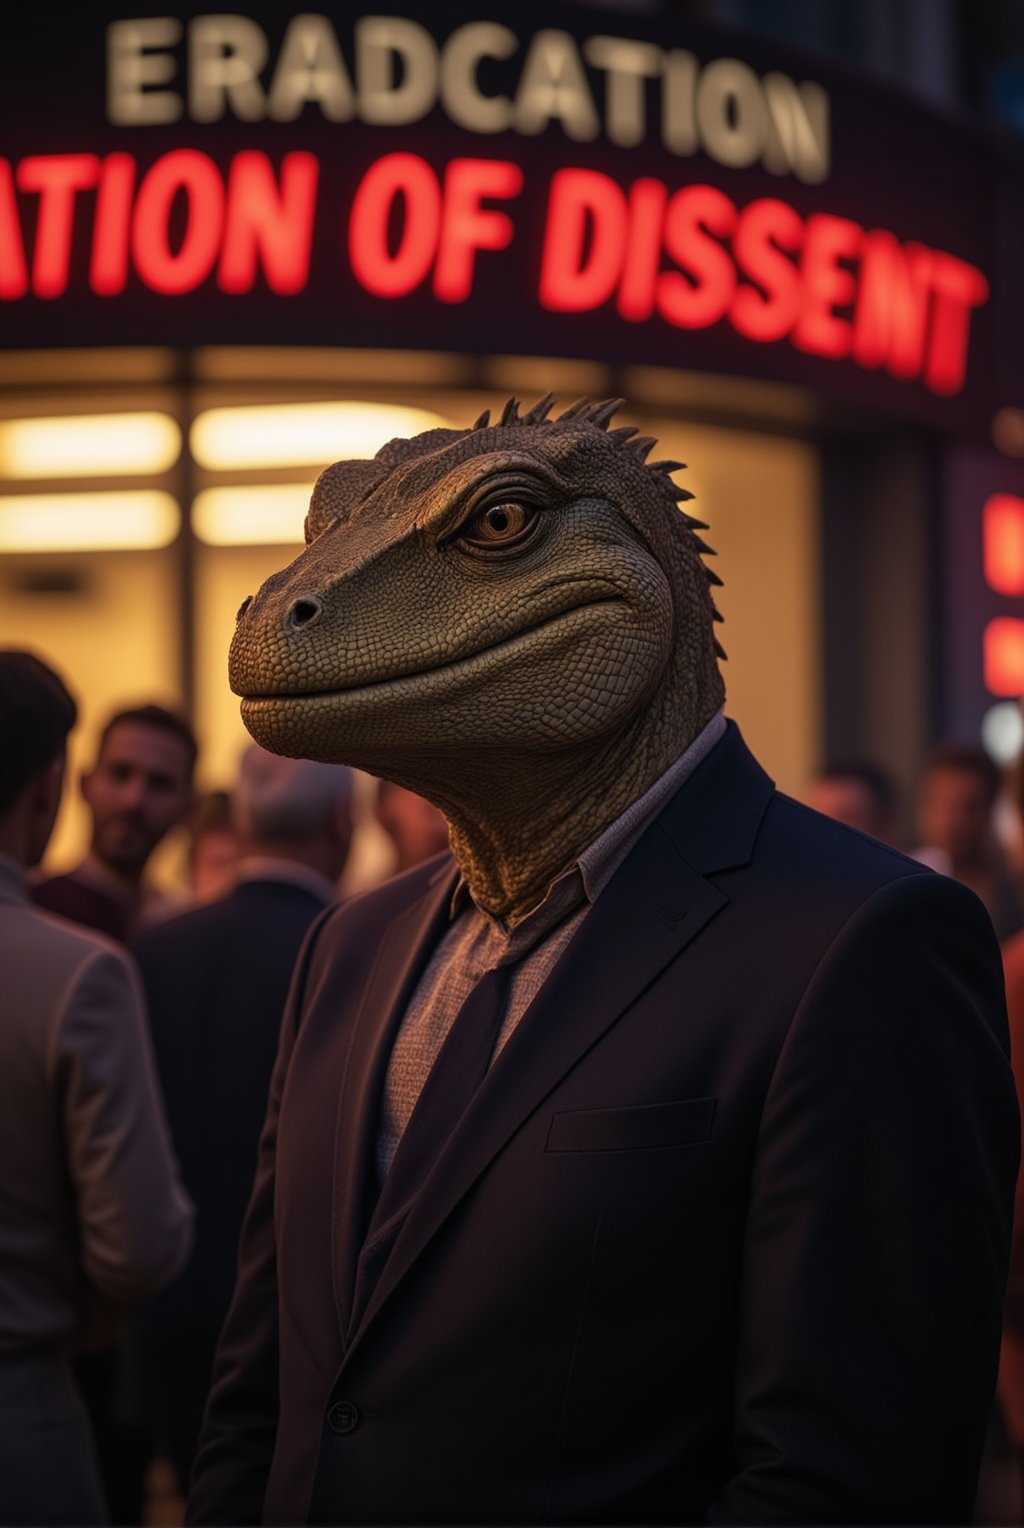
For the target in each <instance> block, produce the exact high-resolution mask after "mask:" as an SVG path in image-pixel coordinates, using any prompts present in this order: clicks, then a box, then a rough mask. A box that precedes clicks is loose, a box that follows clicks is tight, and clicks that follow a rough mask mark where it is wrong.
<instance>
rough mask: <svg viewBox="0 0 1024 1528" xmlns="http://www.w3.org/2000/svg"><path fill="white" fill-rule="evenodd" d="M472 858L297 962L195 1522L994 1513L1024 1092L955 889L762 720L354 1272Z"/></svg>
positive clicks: (978, 937) (371, 911)
mask: <svg viewBox="0 0 1024 1528" xmlns="http://www.w3.org/2000/svg"><path fill="white" fill-rule="evenodd" d="M454 875H455V871H454V867H453V866H452V864H451V862H450V860H447V859H444V860H441V861H434V862H432V863H431V865H429V866H427V867H425V868H422V869H421V870H418V871H414V872H410V873H409V874H407V875H406V876H404V877H401V878H400V879H398V880H396V881H394V882H392V883H390V884H389V885H386V886H385V887H383V888H381V889H380V890H379V891H377V892H375V893H373V894H372V895H370V896H368V897H366V898H362V899H359V900H357V901H354V902H352V903H349V904H347V905H345V906H343V907H341V908H338V909H337V910H334V911H331V912H329V913H328V914H326V915H325V917H324V918H323V919H322V920H321V921H320V922H319V923H318V925H317V926H316V927H315V928H314V930H313V931H312V933H311V936H310V939H309V940H308V941H307V943H306V946H305V950H304V954H303V957H302V958H301V960H300V963H299V967H298V969H297V972H296V979H295V982H294V985H293V989H292V994H291V998H290V1002H289V1008H288V1012H287V1014H286V1017H285V1023H284V1027H283V1032H282V1038H281V1049H280V1054H279V1059H278V1063H277V1067H276V1070H275V1076H274V1082H273V1084H272V1089H271V1100H270V1108H269V1114H268V1118H267V1124H266V1127H265V1131H264V1135H263V1139H262V1144H261V1166H260V1169H259V1173H258V1177H257V1182H256V1187H255V1190H254V1196H253V1200H252V1203H251V1205H250V1208H249V1211H248V1215H247V1222H246V1228H245V1231H244V1233H243V1240H242V1250H241V1264H240V1277H239V1283H238V1286H237V1289H236V1292H235V1296H234V1301H233V1305H232V1310H231V1313H230V1315H229V1317H228V1321H227V1325H226V1327H225V1331H224V1335H223V1337H222V1341H221V1346H220V1350H219V1355H218V1363H217V1377H216V1383H215V1386H214V1390H213V1394H212V1397H211V1401H210V1405H209V1408H208V1413H207V1418H206V1424H205V1430H204V1443H203V1446H202V1448H201V1450H200V1455H199V1458H198V1461H197V1465H196V1471H195V1474H194V1476H193V1486H192V1494H191V1500H190V1508H189V1513H190V1520H191V1521H192V1522H202V1523H221V1522H256V1521H259V1520H260V1519H262V1520H263V1521H265V1522H269V1523H277V1524H279V1523H294V1522H303V1521H312V1522H321V1523H328V1522H348V1523H470V1522H472V1523H540V1522H550V1523H570V1522H577V1523H642V1522H644V1523H647V1522H649V1523H668V1522H682V1521H701V1520H707V1521H712V1522H731V1523H752V1522H808V1523H810V1522H818V1523H821V1522H843V1523H850V1522H858V1523H866V1522H875V1523H890V1524H895V1523H907V1522H951V1523H956V1522H961V1523H962V1522H966V1521H968V1520H969V1517H970V1513H971V1507H972V1500H973V1494H974V1489H975V1481H976V1475H977V1468H978V1462H979V1458H980V1454H981V1448H982V1442H983V1438H984V1434H985V1428H986V1423H987V1419H988V1414H989V1409H990V1404H991V1399H992V1392H993V1387H994V1381H995V1369H996V1360H997V1354H998V1345H999V1329H1000V1315H1001V1309H1002V1300H1003V1291H1004V1284H1005V1278H1006V1266H1007V1251H1008V1244H1009V1231H1010V1218H1011V1207H1012V1196H1013V1184H1014V1177H1015V1173H1016V1165H1017V1149H1018V1148H1017V1112H1016V1103H1015V1097H1014V1088H1013V1080H1012V1076H1011V1072H1010V1068H1009V1065H1008V1062H1007V1055H1006V1051H1007V1035H1006V1019H1005V1010H1004V1003H1003V993H1002V976H1001V969H1000V961H999V951H998V948H997V945H996V942H995V939H994V937H993V933H992V928H991V925H990V923H989V920H988V918H987V915H986V914H985V912H984V910H983V909H982V907H981V905H980V903H979V902H978V901H977V900H976V899H975V898H974V897H973V896H972V895H971V894H970V893H969V892H967V891H965V890H964V889H963V888H961V887H960V886H958V885H956V884H955V883H953V882H952V881H949V880H946V879H944V878H942V877H940V876H937V875H934V874H932V873H931V872H930V871H927V870H925V869H924V868H923V867H921V866H919V865H917V864H916V863H914V862H912V861H910V860H907V859H905V858H903V857H902V856H901V855H899V854H897V853H895V852H893V851H891V850H889V849H887V848H885V847H883V846H882V845H881V844H878V843H876V842H874V841H873V840H870V839H868V838H865V837H863V836H861V835H860V834H857V833H854V832H852V831H850V830H848V829H846V828H843V827H841V826H839V825H837V824H835V823H832V822H830V821H828V820H826V819H825V818H823V817H820V816H818V815H817V814H815V813H813V812H811V811H808V810H807V809H806V808H804V807H802V806H800V805H798V804H797V803H796V802H793V801H791V800H788V799H787V798H785V797H783V796H780V795H778V794H776V792H775V791H774V789H773V786H772V783H771V781H770V780H769V779H768V778H767V776H766V775H765V774H764V773H763V771H762V770H761V769H760V767H759V766H758V765H757V763H756V762H755V760H754V759H753V758H752V757H751V755H750V754H749V753H748V752H747V750H746V748H745V746H744V744H743V742H742V740H741V738H740V736H739V733H738V732H737V731H736V729H735V727H733V726H730V729H729V731H728V733H727V735H726V737H725V738H724V739H723V740H722V742H721V743H720V744H719V745H718V746H717V747H716V748H715V749H714V750H713V752H712V753H711V754H710V755H709V757H708V758H707V759H706V760H705V761H704V762H703V763H702V764H701V765H700V767H699V768H698V769H697V771H696V772H695V773H694V775H693V776H692V777H691V778H690V780H688V781H687V783H686V784H685V785H684V786H683V787H682V789H681V790H680V791H679V792H678V793H677V794H676V796H675V797H674V798H673V799H672V800H671V801H670V802H669V804H668V805H667V806H666V808H665V809H664V811H663V812H662V813H661V814H660V816H659V817H658V819H657V820H656V821H655V822H654V824H653V825H652V826H651V827H650V828H649V829H648V830H647V831H646V832H645V833H644V835H643V836H642V838H641V840H640V841H639V843H638V844H637V846H636V848H635V849H634V850H633V852H632V853H631V854H630V856H629V857H628V859H627V860H626V861H625V862H624V863H623V865H622V866H621V868H620V869H619V870H618V871H617V872H616V874H615V876H614V877H613V879H612V881H611V882H610V883H609V885H608V887H607V888H606V890H605V891H604V893H603V894H602V895H601V897H600V898H599V899H598V901H597V903H596V904H595V906H594V907H593V909H592V910H591V912H590V913H589V915H588V917H587V919H586V920H585V921H584V923H583V924H582V926H581V928H580V930H579V931H578V933H577V934H576V936H575V937H574V939H573V941H572V943H571V945H570V946H569V948H568V949H567V951H566V952H565V954H564V955H563V957H562V959H561V960H560V962H559V964H558V966H557V968H556V969H555V971H554V972H553V973H552V975H551V976H550V978H549V979H548V981H547V982H546V983H545V985H544V988H543V989H542V991H541V993H540V994H539V996H538V997H537V999H536V1000H535V1002H534V1003H533V1005H532V1007H531V1008H530V1009H529V1010H528V1012H527V1014H526V1015H525V1017H524V1018H523V1020H522V1022H521V1023H520V1025H519V1027H518V1028H517V1030H516V1031H515V1033H514V1035H513V1036H512V1038H511V1040H510V1041H509V1043H508V1044H507V1046H506V1047H505V1049H504V1050H503V1051H502V1053H501V1055H500V1056H499V1058H498V1060H497V1061H496V1063H495V1065H494V1066H493V1067H492V1069H491V1072H490V1073H489V1075H488V1077H487V1078H486V1080H485V1082H484V1083H483V1085H482V1086H481V1088H480V1090H479V1092H478V1093H477V1095H476V1097H475V1098H474V1101H473V1103H472V1104H471V1105H470V1107H469V1109H468V1110H467V1112H466V1114H465V1115H464V1116H463V1118H462V1120H461V1122H460V1123H459V1125H458V1126H457V1128H456V1129H455V1131H454V1133H453V1134H452V1136H451V1137H450V1139H449V1141H448V1142H447V1145H446V1147H445V1149H444V1150H443V1151H442V1153H441V1155H440V1157H439V1158H438V1159H437V1161H436V1162H435V1164H434V1167H433V1168H432V1170H431V1171H430V1173H429V1175H428V1177H427V1179H426V1181H425V1183H424V1185H423V1187H422V1189H421V1191H420V1193H419V1196H418V1199H417V1201H416V1203H415V1206H414V1208H413V1210H412V1212H411V1214H410V1215H409V1217H408V1219H407V1220H406V1222H405V1224H404V1227H403V1229H402V1232H401V1234H400V1236H399V1238H398V1240H397V1242H396V1244H395V1246H394V1248H393V1251H392V1253H391V1256H390V1259H389V1261H388V1263H387V1264H386V1266H385V1268H384V1271H383V1273H382V1275H381V1277H380V1279H379V1282H378V1283H377V1285H376V1287H375V1289H374V1292H373V1294H372V1297H371V1298H370V1300H369V1302H368V1304H367V1305H366V1307H365V1309H363V1311H362V1312H361V1313H360V1314H358V1315H357V1317H355V1318H354V1317H353V1313H352V1292H353V1287H354V1282H355V1276H356V1270H357V1265H358V1259H359V1252H360V1243H361V1237H362V1229H363V1226H364V1225H365V1220H366V1216H367V1214H368V1211H369V1207H370V1195H371V1192H372V1187H371V1185H372V1158H373V1142H374V1134H375V1129H376V1119H377V1111H378V1103H379V1098H380V1092H381V1087H382V1083H383V1079H384V1075H385V1068H386V1064H387V1058H388V1054H389V1051H390V1047H391V1044H392V1041H393V1037H394V1034H395V1032H396V1029H397V1026H398V1024H399V1023H400V1020H401V1017H402V1013H403V1009H404V1007H405V1004H406V1001H407V999H408V996H409V994H410V992H411V990H412V988H413V986H414V984H415V982H416V980H417V978H418V976H419V974H420V973H421V971H422V970H423V967H424V964H425V962H426V960H427V959H428V957H429V954H430V952H431V950H432V949H433V948H434V946H435V945H436V942H437V939H438V937H439V934H440V932H441V930H442V929H443V928H444V926H445V920H446V916H447V910H448V905H449V901H450V898H451V892H452V886H453V881H454Z"/></svg>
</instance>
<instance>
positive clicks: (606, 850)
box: [377, 711, 725, 1180]
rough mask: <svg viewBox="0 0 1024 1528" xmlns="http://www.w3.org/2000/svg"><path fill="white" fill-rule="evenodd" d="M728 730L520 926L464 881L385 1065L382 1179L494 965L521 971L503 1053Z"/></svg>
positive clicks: (619, 823) (614, 829) (607, 834)
mask: <svg viewBox="0 0 1024 1528" xmlns="http://www.w3.org/2000/svg"><path fill="white" fill-rule="evenodd" d="M724 732H725V717H724V716H723V714H722V712H721V711H718V712H716V714H715V715H714V716H713V717H712V718H711V720H710V721H709V722H708V724H707V725H706V726H705V727H704V728H703V729H702V730H701V732H699V733H698V735H697V737H696V738H695V739H694V741H693V742H692V743H691V744H690V746H689V748H687V749H686V751H685V752H684V753H682V754H681V755H680V756H679V758H678V759H676V760H675V762H674V763H673V764H671V765H670V766H669V768H668V769H666V770H665V772H664V773H663V774H661V775H659V777H658V779H657V780H655V782H654V784H653V785H652V786H651V787H650V788H649V789H648V790H647V791H645V792H644V794H643V795H642V796H640V797H638V798H637V800H636V801H633V802H631V803H630V805H629V806H628V807H627V808H626V810H625V811H624V812H622V813H621V814H620V815H619V816H618V817H617V818H616V819H615V821H614V822H613V823H611V824H610V825H609V826H608V827H607V828H605V830H604V831H603V832H602V833H601V834H600V836H599V837H598V838H596V839H595V840H594V842H593V843H592V844H590V845H589V847H588V848H586V849H585V850H584V851H583V853H582V854H581V855H580V856H579V859H578V860H577V861H576V862H575V864H573V865H571V866H570V867H569V868H568V869H567V870H565V871H563V872H562V874H561V875H559V876H558V877H557V878H556V879H555V880H554V881H553V882H552V883H551V886H550V887H549V888H548V892H547V895H546V896H545V897H544V900H543V901H542V902H540V903H539V904H538V906H537V907H535V908H534V909H533V911H532V912H530V913H528V914H527V915H526V917H525V918H523V919H522V921H521V922H519V923H517V924H516V925H515V927H514V928H512V929H509V928H508V926H507V924H505V923H504V921H503V920H501V919H498V918H494V917H492V916H491V915H490V914H489V913H486V912H484V911H483V909H482V908H479V907H477V905H476V903H475V902H474V901H473V900H472V897H471V896H470V894H469V889H468V887H467V886H466V883H465V882H464V881H463V880H462V879H460V881H459V884H458V885H457V887H456V889H455V895H454V897H453V899H452V913H451V923H450V926H449V928H448V930H447V931H446V933H445V935H444V937H443V938H442V940H441V942H440V944H439V945H438V946H437V949H436V950H435V951H434V954H433V956H432V958H431V960H430V963H429V965H428V966H427V968H426V970H425V971H424V973H423V975H422V977H421V978H420V981H419V984H418V986H417V987H416V990H415V992H414V993H413V995H412V998H411V1000H410V1003H409V1007H408V1009H407V1011H406V1014H405V1018H404V1019H403V1021H402V1026H401V1029H400V1030H399V1033H398V1036H397V1038H396V1040H395V1044H394V1046H393V1048H392V1052H391V1059H390V1061H389V1063H388V1073H387V1081H386V1083H385V1087H384V1098H383V1105H382V1108H381V1117H380V1126H379V1129H378V1132H377V1170H378V1173H379V1175H380V1178H381V1179H382V1180H383V1179H384V1178H385V1177H386V1175H387V1172H388V1170H389V1168H390V1166H391V1163H392V1162H393V1160H394V1156H395V1152H396V1151H397V1149H398V1143H399V1141H400V1140H401V1137H402V1132H403V1131H404V1130H405V1127H406V1125H407V1124H408V1123H409V1120H410V1118H411V1117H412V1111H413V1109H414V1108H415V1106H416V1100H417V1099H418V1098H419V1095H420V1090H421V1089H422V1087H423V1084H424V1082H425V1081H426V1078H427V1075H428V1073H429V1072H430V1069H431V1067H432V1066H433V1064H434V1062H435V1061H436V1060H437V1056H438V1053H439V1051H440V1049H441V1046H442V1045H443V1044H444V1041H445V1038H446V1036H447V1034H448V1031H449V1030H450V1028H451V1026H452V1024H453V1023H454V1022H455V1019H456V1017H457V1015H458V1013H459V1010H460V1009H461V1007H462V1005H463V1003H464V1002H465V1001H466V999H467V998H468V996H469V994H470V993H471V992H472V990H473V988H474V987H475V986H476V984H477V982H478V981H479V980H480V978H481V977H482V976H483V975H484V974H485V972H487V971H490V970H493V969H494V968H495V967H496V966H500V965H511V966H513V967H514V969H513V971H512V973H511V977H510V980H509V986H508V998H507V1002H506V1009H505V1017H504V1021H503V1023H502V1028H501V1033H500V1034H499V1037H498V1043H497V1047H496V1049H495V1056H497V1055H498V1054H500V1052H501V1050H502V1048H503V1046H504V1045H505V1044H506V1043H507V1041H508V1038H509V1036H510V1035H511V1034H512V1033H513V1032H514V1030H515V1028H516V1026H517V1025H518V1023H519V1021H520V1020H521V1018H522V1017H523V1014H524V1013H525V1012H526V1010H527V1008H528V1007H529V1006H530V1004H531V1003H532V1002H533V1000H534V998H535V997H536V996H537V994H538V992H539V991H540V989H541V987H542V986H543V984H544V982H545V981H546V980H547V978H548V977H549V976H550V974H551V972H552V971H553V969H554V967H555V965H556V963H557V961H558V959H559V957H560V956H561V955H562V953H563V952H564V950H565V949H566V947H567V945H568V944H569V941H570V940H571V939H572V937H573V935H574V934H575V933H576V931H577V930H578V928H579V927H580V925H581V923H582V922H583V920H584V918H585V917H586V915H587V913H588V911H589V910H590V908H591V907H592V906H593V904H594V902H596V900H597V898H598V897H599V896H600V894H601V892H602V891H603V890H604V888H605V887H606V886H607V885H608V882H609V881H610V880H611V878H612V876H613V875H614V873H615V871H616V870H617V869H618V868H619V866H620V865H621V864H622V862H623V860H624V859H625V858H626V856H627V855H628V854H629V852H630V850H631V849H632V848H633V846H634V845H635V844H636V843H637V841H638V840H639V838H640V836H641V835H642V833H643V831H644V829H645V828H647V827H648V826H649V825H650V823H651V822H652V821H653V820H654V818H655V817H656V816H657V814H658V813H659V812H660V810H661V808H662V807H663V806H664V805H665V803H666V802H667V801H668V799H669V797H670V796H672V795H673V794H674V793H675V792H676V791H677V790H678V789H679V787H680V786H681V785H682V783H683V781H684V780H686V779H687V778H688V777H689V776H690V775H691V774H692V773H693V771H694V770H695V769H696V768H697V765H698V764H700V763H701V762H702V761H703V760H704V759H705V758H706V757H707V755H708V754H709V753H710V752H711V750H712V748H714V746H715V744H716V743H717V742H719V740H720V739H721V737H722V736H723V734H724Z"/></svg>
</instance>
